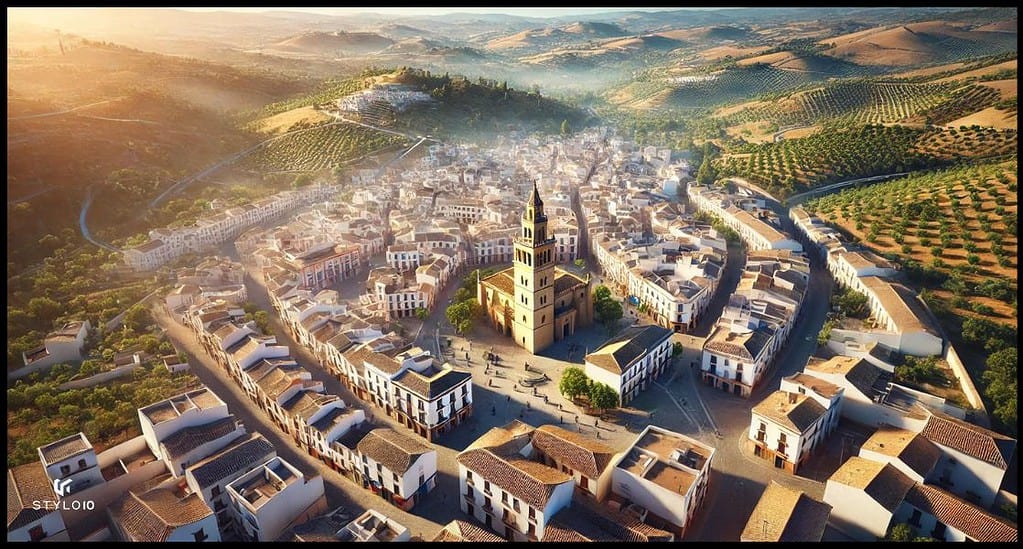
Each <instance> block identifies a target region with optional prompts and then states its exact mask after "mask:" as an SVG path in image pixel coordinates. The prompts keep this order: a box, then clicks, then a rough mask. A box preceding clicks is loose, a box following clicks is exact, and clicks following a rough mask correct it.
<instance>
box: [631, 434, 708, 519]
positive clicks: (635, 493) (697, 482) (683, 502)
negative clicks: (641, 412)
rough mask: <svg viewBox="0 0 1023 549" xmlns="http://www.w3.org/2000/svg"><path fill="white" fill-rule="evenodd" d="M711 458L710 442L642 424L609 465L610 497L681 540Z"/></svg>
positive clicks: (700, 498)
mask: <svg viewBox="0 0 1023 549" xmlns="http://www.w3.org/2000/svg"><path fill="white" fill-rule="evenodd" d="M713 458H714V449H713V448H711V447H710V446H707V445H706V444H703V443H701V442H698V441H696V440H694V439H692V438H689V437H687V436H685V435H682V434H679V433H675V432H672V431H668V430H667V429H662V428H660V427H656V426H653V425H648V426H647V427H646V429H644V430H643V432H642V433H640V434H639V436H638V437H636V441H635V442H634V443H633V444H632V446H631V447H630V448H628V449H627V450H626V451H625V454H624V455H623V457H621V458H620V459H619V460H618V462H617V463H616V464H615V465H614V467H615V469H614V473H613V476H612V484H611V491H612V495H611V500H612V501H616V502H619V503H618V505H619V506H620V505H621V502H626V501H627V502H629V504H628V506H629V507H630V508H631V509H632V510H633V511H634V512H637V513H639V515H640V516H641V517H642V520H643V521H644V522H646V523H647V524H650V525H651V526H654V527H655V528H660V529H662V530H666V531H668V532H672V533H674V534H675V535H676V536H677V537H678V538H680V539H681V538H682V537H683V536H684V535H685V530H686V526H687V525H688V524H689V521H691V520H692V519H693V516H694V515H695V514H696V511H697V510H698V509H699V508H700V506H701V505H702V504H703V498H704V497H705V496H706V493H707V482H708V478H709V475H710V467H711V461H712V460H713ZM623 510H625V509H623Z"/></svg>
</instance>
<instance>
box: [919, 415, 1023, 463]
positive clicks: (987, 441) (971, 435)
mask: <svg viewBox="0 0 1023 549" xmlns="http://www.w3.org/2000/svg"><path fill="white" fill-rule="evenodd" d="M920 434H921V435H923V436H925V437H927V439H928V440H930V441H931V442H934V443H936V444H941V445H942V446H947V447H949V448H952V449H954V450H958V451H960V452H962V453H964V454H966V455H968V456H973V457H975V458H977V459H979V460H981V461H983V462H985V463H990V464H991V465H994V466H995V467H998V468H999V469H1001V470H1003V471H1004V470H1006V469H1008V467H1009V463H1008V462H1009V458H1010V457H1012V452H1013V450H1015V448H1016V440H1015V439H1012V438H1009V437H1007V436H1004V435H1000V434H998V433H996V432H994V431H989V430H987V429H985V428H983V427H980V426H979V425H974V424H972V423H967V422H965V421H962V420H959V419H956V418H954V417H951V416H947V415H944V414H938V413H935V414H933V415H931V417H930V418H929V419H928V420H927V425H925V426H924V428H923V430H922V431H920Z"/></svg>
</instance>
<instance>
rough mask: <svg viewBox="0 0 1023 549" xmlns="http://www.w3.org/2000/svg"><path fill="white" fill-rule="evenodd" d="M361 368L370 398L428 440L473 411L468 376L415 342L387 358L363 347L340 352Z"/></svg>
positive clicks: (388, 413)
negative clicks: (436, 357) (406, 348)
mask: <svg viewBox="0 0 1023 549" xmlns="http://www.w3.org/2000/svg"><path fill="white" fill-rule="evenodd" d="M345 358H346V359H347V360H348V361H349V362H351V363H352V364H353V365H355V366H356V369H357V370H361V371H362V372H363V376H362V377H363V378H364V380H365V383H366V387H367V388H368V390H369V394H370V398H371V399H372V402H373V403H374V404H376V405H377V406H379V407H381V408H383V409H384V410H385V411H386V413H387V415H390V416H393V417H395V418H396V419H398V421H400V422H401V423H402V424H403V425H405V426H407V427H409V428H410V429H412V430H413V431H415V432H416V433H417V434H419V435H420V436H423V437H425V438H426V439H427V440H433V439H434V438H435V437H436V436H438V435H440V434H441V433H444V432H447V431H448V430H450V429H451V428H452V427H454V426H456V425H458V424H459V423H461V422H462V421H464V420H465V418H467V417H468V416H469V415H470V414H472V400H473V396H472V376H471V375H470V374H469V373H468V372H461V371H458V370H455V369H453V368H452V367H451V366H450V365H449V364H443V365H442V364H440V363H439V362H437V361H436V360H434V358H433V357H432V356H431V355H430V352H429V351H424V350H423V349H420V348H418V347H414V348H412V349H409V350H408V351H405V352H403V353H400V354H398V355H396V356H395V357H394V358H391V357H389V356H387V355H385V354H382V353H377V352H374V351H372V350H370V349H369V348H367V347H365V346H364V347H361V348H358V349H355V350H353V351H350V352H348V353H346V354H345Z"/></svg>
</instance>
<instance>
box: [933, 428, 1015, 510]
mask: <svg viewBox="0 0 1023 549" xmlns="http://www.w3.org/2000/svg"><path fill="white" fill-rule="evenodd" d="M920 434H921V435H923V436H924V437H925V438H926V439H927V440H929V441H931V442H932V443H934V445H935V446H937V447H938V449H939V450H941V458H940V459H939V460H938V463H937V465H936V466H935V468H934V475H932V477H931V479H929V481H932V482H934V483H935V484H937V485H939V486H941V487H942V488H944V489H946V490H948V491H950V492H953V493H955V494H957V495H959V496H961V497H963V498H965V499H966V500H967V501H971V502H973V503H975V504H976V505H979V506H981V507H984V508H988V507H990V506H991V505H992V503H994V501H995V499H996V496H997V495H998V490H999V487H1000V486H1001V485H1002V479H1003V478H1004V477H1005V473H1006V471H1007V470H1008V468H1009V463H1011V462H1012V460H1013V456H1014V455H1015V453H1016V440H1015V439H1013V438H1009V437H1007V436H1005V435H1001V434H998V433H996V432H994V431H991V430H989V429H985V428H983V427H981V426H979V425H974V424H972V423H969V422H966V421H963V420H960V419H956V418H954V417H952V416H949V415H947V414H943V413H940V412H934V411H932V412H931V414H930V417H928V419H927V423H926V424H925V425H924V427H923V429H922V430H921V431H920ZM935 477H936V478H935Z"/></svg>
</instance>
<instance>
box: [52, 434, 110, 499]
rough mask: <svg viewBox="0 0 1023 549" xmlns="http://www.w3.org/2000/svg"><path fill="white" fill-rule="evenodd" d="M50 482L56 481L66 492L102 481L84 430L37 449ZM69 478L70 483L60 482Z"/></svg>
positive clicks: (93, 452) (64, 493)
mask: <svg viewBox="0 0 1023 549" xmlns="http://www.w3.org/2000/svg"><path fill="white" fill-rule="evenodd" d="M37 451H38V452H39V458H40V461H42V464H43V467H44V468H45V469H46V476H47V477H48V478H49V479H50V482H57V481H59V482H60V483H61V484H62V490H63V493H61V494H59V495H60V496H67V495H70V494H72V493H75V492H78V491H81V490H84V489H86V488H88V487H90V486H95V485H98V484H102V483H103V482H105V481H104V480H103V474H102V473H101V472H100V468H99V462H98V461H97V459H96V451H95V450H94V449H93V447H92V443H90V442H89V439H87V438H85V433H80V432H79V433H75V434H73V435H71V436H68V437H64V438H62V439H60V440H58V441H55V442H51V443H50V444H47V445H46V446H41V447H39V448H38V449H37ZM68 481H70V482H71V483H70V484H66V485H65V484H64V483H66V482H68Z"/></svg>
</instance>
